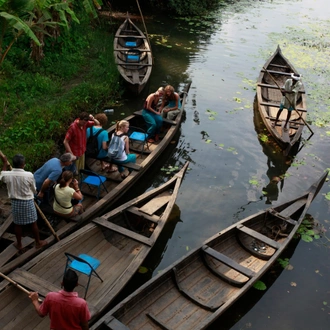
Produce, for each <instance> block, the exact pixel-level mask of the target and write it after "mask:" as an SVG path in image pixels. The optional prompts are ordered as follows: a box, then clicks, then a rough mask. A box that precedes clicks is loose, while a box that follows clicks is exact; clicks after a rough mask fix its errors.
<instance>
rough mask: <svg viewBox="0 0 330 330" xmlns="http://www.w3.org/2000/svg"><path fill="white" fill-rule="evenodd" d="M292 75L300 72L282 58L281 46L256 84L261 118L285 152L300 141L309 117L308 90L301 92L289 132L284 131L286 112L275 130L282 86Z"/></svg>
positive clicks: (267, 63) (266, 65) (262, 71)
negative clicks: (273, 125) (274, 125)
mask: <svg viewBox="0 0 330 330" xmlns="http://www.w3.org/2000/svg"><path fill="white" fill-rule="evenodd" d="M291 73H298V72H297V71H296V69H295V68H294V67H293V65H292V64H291V63H290V62H289V61H288V59H286V58H285V57H284V56H283V54H282V51H281V48H280V46H277V49H276V51H275V53H274V54H273V55H272V56H271V57H270V58H269V59H268V60H267V62H266V63H265V65H264V66H263V68H262V70H261V72H260V75H259V77H258V82H257V103H258V110H259V112H260V115H261V118H262V120H263V122H264V124H265V126H266V128H267V130H268V131H269V132H270V134H271V135H272V136H273V137H274V139H275V140H276V142H277V143H278V144H279V146H280V147H281V148H282V149H283V150H287V149H290V148H291V147H292V146H293V145H294V144H295V143H296V142H297V141H298V140H299V139H300V136H301V134H302V131H303V128H304V125H305V123H304V121H306V116H307V109H306V96H305V91H304V90H302V91H301V92H299V95H298V99H297V109H296V110H297V111H294V110H293V111H292V114H291V118H290V121H289V125H288V128H289V130H288V131H286V132H285V131H284V129H283V128H284V124H285V120H286V117H287V109H284V110H283V111H282V113H281V116H280V118H279V121H278V122H277V125H276V127H275V128H273V127H272V123H274V122H275V119H276V115H277V112H278V110H279V106H280V102H281V99H282V94H281V92H280V88H279V87H281V88H282V87H283V86H284V83H285V81H286V79H288V78H290V75H291ZM298 113H299V114H298ZM287 152H288V151H287Z"/></svg>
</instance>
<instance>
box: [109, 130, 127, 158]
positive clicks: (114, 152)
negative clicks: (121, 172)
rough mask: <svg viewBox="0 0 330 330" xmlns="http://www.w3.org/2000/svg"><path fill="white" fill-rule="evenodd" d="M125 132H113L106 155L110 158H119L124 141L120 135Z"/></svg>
mask: <svg viewBox="0 0 330 330" xmlns="http://www.w3.org/2000/svg"><path fill="white" fill-rule="evenodd" d="M123 135H125V134H120V135H116V134H113V136H112V138H111V141H110V144H109V147H108V157H110V158H114V159H116V158H120V156H121V154H122V152H123V150H124V147H125V145H124V141H123V140H122V139H121V137H122V136H123Z"/></svg>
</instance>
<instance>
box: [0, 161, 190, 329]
mask: <svg viewBox="0 0 330 330" xmlns="http://www.w3.org/2000/svg"><path fill="white" fill-rule="evenodd" d="M187 168H188V162H187V163H186V164H185V165H184V166H183V168H182V169H181V170H180V172H178V173H177V174H176V175H174V177H173V178H171V179H170V180H168V181H167V182H166V183H164V184H163V185H162V186H160V187H158V188H156V189H153V190H151V191H148V192H146V193H144V194H143V195H141V196H139V197H137V198H134V199H133V200H131V201H129V202H127V203H125V204H123V205H122V206H120V207H118V208H116V209H114V210H112V211H111V212H109V213H107V214H105V215H103V216H102V217H99V218H96V219H94V220H93V221H92V222H91V223H89V224H87V225H86V226H84V227H83V228H81V229H79V230H78V231H76V232H75V233H73V234H71V235H69V236H67V237H66V238H65V239H63V240H62V241H60V242H58V243H56V244H54V245H53V246H52V247H50V248H48V249H47V250H45V251H44V252H42V253H41V254H40V255H39V256H37V257H35V258H34V259H32V260H31V261H29V262H28V263H26V264H25V265H24V266H23V267H21V268H17V269H15V270H14V271H13V272H11V273H10V274H9V275H8V277H10V278H11V279H13V280H14V281H16V282H17V283H19V284H20V285H22V286H23V287H25V288H27V289H28V290H30V291H37V292H39V295H41V296H42V297H45V296H46V294H47V293H48V292H50V291H58V290H60V283H61V281H62V278H63V273H64V269H65V264H66V256H65V255H64V253H65V252H67V253H70V254H73V255H75V256H78V255H80V254H88V255H90V256H92V257H94V258H97V259H98V260H99V261H100V262H101V264H100V266H99V267H98V268H97V269H96V271H97V273H98V275H99V276H100V277H101V279H102V280H103V282H101V281H100V280H99V279H98V278H97V277H94V276H92V279H91V282H90V286H89V289H88V291H87V296H86V301H87V303H88V306H89V309H90V311H91V315H92V318H91V322H93V320H95V319H96V318H97V317H98V316H100V313H102V311H103V310H104V309H105V308H106V306H107V305H108V304H110V303H111V302H112V301H113V299H114V298H115V297H116V296H117V294H118V293H119V292H120V290H121V289H122V288H123V287H124V286H125V285H126V283H127V282H128V281H129V280H130V278H131V277H132V276H133V275H134V273H135V272H136V271H137V270H138V268H139V267H140V266H141V264H142V262H143V261H144V259H145V258H146V256H147V254H148V253H149V251H150V250H151V248H152V247H153V245H154V244H155V242H156V240H157V238H158V237H159V235H160V234H161V232H162V230H163V228H164V225H165V223H166V221H167V219H168V218H169V216H170V213H171V211H172V209H173V206H174V204H175V200H176V197H177V195H178V192H179V187H180V185H181V183H182V180H183V177H184V175H185V173H186V170H187ZM78 274H79V283H80V284H82V285H86V282H87V278H88V277H87V276H85V275H83V274H80V273H78ZM0 291H1V292H0V325H1V329H23V328H24V329H49V318H48V317H45V318H43V319H42V318H40V317H39V316H38V315H37V313H36V312H35V311H34V308H33V305H32V303H31V300H30V299H29V298H28V296H27V294H26V293H24V292H22V291H20V290H19V289H18V288H17V287H16V286H13V285H12V284H8V282H7V281H6V280H4V281H3V282H2V283H1V284H0ZM77 292H78V293H79V296H80V297H84V293H85V290H84V288H82V287H81V286H78V287H77Z"/></svg>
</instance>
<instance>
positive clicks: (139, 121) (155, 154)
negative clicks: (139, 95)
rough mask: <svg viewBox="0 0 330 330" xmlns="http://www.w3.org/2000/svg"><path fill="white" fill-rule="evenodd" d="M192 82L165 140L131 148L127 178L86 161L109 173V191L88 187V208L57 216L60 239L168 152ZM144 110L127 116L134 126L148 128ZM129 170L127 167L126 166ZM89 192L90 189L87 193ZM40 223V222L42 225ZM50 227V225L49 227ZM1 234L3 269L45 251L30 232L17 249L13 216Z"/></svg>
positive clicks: (47, 211)
mask: <svg viewBox="0 0 330 330" xmlns="http://www.w3.org/2000/svg"><path fill="white" fill-rule="evenodd" d="M190 85H191V82H190V83H188V84H187V85H186V86H185V87H184V89H183V91H182V92H181V93H180V97H181V101H182V108H181V109H182V111H181V112H180V113H179V114H178V116H177V117H176V119H175V120H174V121H170V120H164V132H163V138H162V140H160V141H158V142H155V143H153V144H148V146H147V147H145V148H144V149H143V150H142V149H141V148H140V147H139V146H135V145H132V146H131V150H130V152H134V153H135V154H136V155H137V162H136V164H127V165H125V166H129V167H131V168H132V172H131V173H130V174H129V175H128V177H127V178H126V179H124V180H122V179H121V178H120V175H119V173H118V171H117V172H115V173H105V172H102V171H101V162H100V160H96V159H91V158H90V159H86V165H87V166H88V167H89V168H90V169H91V170H92V171H94V172H96V173H98V174H99V175H102V176H105V177H106V179H107V180H106V181H105V186H106V188H107V191H108V192H104V191H103V192H102V195H101V196H102V198H100V199H99V200H97V199H96V198H95V194H94V195H93V194H92V193H94V192H95V190H96V188H94V189H93V190H92V191H91V194H87V193H88V192H89V191H88V189H87V190H86V187H85V189H84V190H83V195H84V200H83V206H84V209H85V212H84V213H83V214H81V215H79V216H77V217H75V218H73V219H70V221H69V222H68V220H64V219H55V220H60V222H58V223H57V224H56V225H55V226H54V230H55V231H56V234H57V235H58V237H59V238H60V239H62V238H64V237H66V236H67V235H69V234H70V233H72V232H73V231H74V230H76V229H77V228H79V227H81V226H82V225H84V224H86V223H87V222H89V221H91V219H93V218H94V217H97V216H100V215H101V214H104V213H105V212H107V211H109V210H110V209H111V207H112V206H113V205H114V204H115V203H116V202H117V201H118V200H119V199H120V198H121V197H122V196H123V195H124V194H125V193H127V192H128V191H129V190H130V189H132V188H133V187H134V185H136V183H137V182H138V180H139V179H140V178H141V177H142V176H143V175H144V174H145V173H146V172H147V170H148V169H149V168H150V167H151V165H152V164H153V163H154V162H155V161H156V160H157V159H159V158H160V156H161V155H162V154H163V153H164V151H165V150H166V148H167V147H168V146H169V144H170V143H171V142H172V143H173V141H174V139H175V137H176V134H177V133H179V128H180V124H181V121H182V119H183V117H184V106H185V104H186V100H187V96H188V92H189V89H190ZM141 113H142V110H140V111H136V112H135V113H134V114H133V115H131V116H129V117H126V118H125V120H127V121H128V122H129V123H130V126H131V127H132V126H134V127H136V128H140V129H143V130H146V124H145V121H144V119H143V117H142V115H141ZM114 131H115V125H113V126H111V127H110V128H109V129H108V134H109V136H112V134H113V132H114ZM126 171H127V170H126ZM86 192H87V193H86ZM42 210H43V212H44V213H45V214H46V216H47V217H51V218H52V217H53V216H52V215H51V212H52V209H51V208H50V209H49V208H42ZM41 224H42V223H40V226H39V227H41ZM45 230H47V227H46V229H45ZM41 234H42V235H41V236H42V237H41V238H42V239H44V240H45V241H46V242H47V245H46V246H45V248H46V247H47V246H50V245H52V244H54V243H55V242H56V239H55V238H54V236H53V235H52V234H51V233H50V232H49V231H45V232H44V231H43V230H42V231H41ZM0 237H1V242H2V244H3V245H2V246H5V249H4V250H2V251H1V253H0V272H2V273H4V274H7V273H8V272H10V271H12V270H13V269H15V268H16V267H19V266H20V265H22V264H24V263H25V262H26V261H28V260H30V259H31V258H32V257H34V256H36V255H37V254H39V253H40V252H41V249H37V248H36V247H35V246H34V239H33V238H31V237H29V236H26V237H25V238H24V241H23V245H24V247H25V248H24V250H23V251H24V253H21V254H18V253H17V252H18V251H17V249H16V248H15V247H14V242H15V241H16V239H15V235H14V228H13V224H12V216H10V217H9V218H8V219H7V220H6V221H5V223H4V224H3V225H2V226H1V227H0Z"/></svg>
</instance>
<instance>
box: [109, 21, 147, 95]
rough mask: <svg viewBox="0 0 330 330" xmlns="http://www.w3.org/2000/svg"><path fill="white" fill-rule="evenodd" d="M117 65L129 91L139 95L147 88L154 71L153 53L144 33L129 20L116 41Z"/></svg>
mask: <svg viewBox="0 0 330 330" xmlns="http://www.w3.org/2000/svg"><path fill="white" fill-rule="evenodd" d="M113 48H114V57H115V63H116V65H117V68H118V70H119V73H120V75H121V76H122V77H123V78H124V80H125V83H126V85H127V87H128V88H129V90H130V91H131V92H132V93H133V94H135V95H137V94H140V92H141V91H142V90H143V88H144V87H145V85H146V83H147V81H148V80H149V78H150V75H151V70H152V53H151V47H150V44H149V40H148V39H147V37H146V36H145V35H144V33H143V32H142V31H141V30H140V29H139V28H138V27H137V26H136V25H135V24H134V23H133V22H132V21H131V20H130V18H127V19H126V20H125V22H124V23H123V24H122V25H120V27H119V29H118V30H117V32H116V35H115V39H114V45H113Z"/></svg>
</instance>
